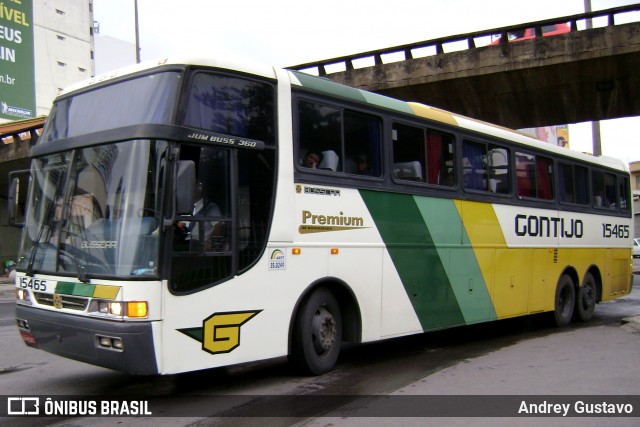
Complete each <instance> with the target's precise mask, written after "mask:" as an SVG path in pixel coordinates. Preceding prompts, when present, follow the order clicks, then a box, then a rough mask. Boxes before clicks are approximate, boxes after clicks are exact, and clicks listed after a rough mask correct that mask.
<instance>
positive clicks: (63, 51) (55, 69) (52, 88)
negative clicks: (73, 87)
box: [0, 0, 95, 123]
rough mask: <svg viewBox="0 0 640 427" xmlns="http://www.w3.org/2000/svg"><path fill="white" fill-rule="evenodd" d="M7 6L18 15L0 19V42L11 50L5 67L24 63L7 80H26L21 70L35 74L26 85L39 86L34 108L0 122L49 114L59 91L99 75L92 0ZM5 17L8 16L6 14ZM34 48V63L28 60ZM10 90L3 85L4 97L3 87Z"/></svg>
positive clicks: (31, 0) (34, 0) (43, 0)
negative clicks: (95, 54)
mask: <svg viewBox="0 0 640 427" xmlns="http://www.w3.org/2000/svg"><path fill="white" fill-rule="evenodd" d="M27 2H28V3H27ZM29 3H31V6H32V7H29V6H30V5H29ZM4 5H5V6H7V7H12V8H14V9H13V10H15V12H13V11H12V13H11V14H10V16H13V17H18V16H20V18H19V19H4V20H0V26H2V27H3V34H4V35H5V36H6V37H4V38H3V40H0V42H2V43H0V44H1V45H2V47H3V49H4V50H3V52H5V53H7V55H5V57H4V59H5V62H6V63H7V66H6V68H7V69H10V66H13V65H17V66H20V67H22V68H18V69H17V70H18V71H14V72H13V74H11V75H10V73H9V72H7V76H4V78H5V79H7V80H8V79H12V80H11V81H13V79H15V80H18V79H23V78H24V80H27V77H26V76H24V75H23V74H30V75H33V80H31V79H28V80H29V82H28V84H29V85H30V84H32V82H33V84H34V85H35V111H31V109H28V110H29V113H26V112H25V113H24V114H23V117H19V116H15V117H11V116H10V115H3V116H0V123H6V122H10V121H12V120H20V119H29V118H34V117H36V116H42V115H47V114H48V113H49V110H50V109H51V103H52V102H53V99H54V98H55V97H56V95H57V94H58V92H59V90H60V89H62V88H64V87H66V86H68V85H70V84H72V83H75V82H77V81H80V80H83V79H87V78H90V77H91V76H93V75H94V74H95V60H94V41H93V33H94V30H93V26H94V19H93V0H22V1H21V2H20V3H11V2H9V3H6V2H5V4H4ZM19 7H22V9H19ZM7 16H9V14H4V18H7ZM31 35H32V36H31ZM29 44H32V46H29ZM31 52H33V63H32V65H31V63H30V58H26V57H28V56H30V55H31ZM10 53H11V54H12V55H9V54H10ZM21 61H22V62H23V63H24V65H23V64H20V62H21ZM15 63H17V64H15ZM23 69H24V70H25V71H24V72H23V71H22V70H23ZM12 89H13V88H12V87H11V86H10V85H6V84H5V85H0V99H1V98H3V96H2V95H4V94H3V93H2V92H3V91H4V92H5V93H6V92H8V91H10V90H12Z"/></svg>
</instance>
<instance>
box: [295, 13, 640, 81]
mask: <svg viewBox="0 0 640 427" xmlns="http://www.w3.org/2000/svg"><path fill="white" fill-rule="evenodd" d="M639 11H640V4H633V5H628V6H620V7H615V8H611V9H605V10H599V11H593V12H585V13H580V14H577V15H570V16H564V17H559V18H553V19H545V20H543V21H535V22H528V23H524V24H518V25H513V26H507V27H501V28H493V29H490V30H483V31H475V32H471V33H466V34H458V35H454V36H447V37H440V38H436V39H431V40H425V41H420V42H415V43H409V44H404V45H400V46H393V47H387V48H383V49H377V50H371V51H368V52H362V53H357V54H353V55H346V56H339V57H336V58H331V59H324V60H320V61H314V62H307V63H304V64H299V65H293V66H290V67H287V68H288V69H290V70H299V71H304V72H313V71H314V70H315V73H316V74H317V75H319V76H326V75H327V74H331V73H329V72H327V67H329V66H334V67H335V68H338V70H337V71H334V72H342V71H350V70H354V69H356V67H355V65H354V62H355V61H361V60H367V59H369V62H371V59H373V65H368V66H376V65H382V64H385V63H386V62H384V61H383V57H384V56H385V55H386V56H389V57H390V56H392V55H394V56H395V57H396V58H397V57H398V56H399V57H402V55H404V57H403V58H402V59H399V60H400V61H401V60H410V59H414V56H415V55H414V51H416V50H418V49H430V50H431V51H433V50H434V49H435V54H436V55H439V54H444V53H448V52H445V48H444V47H445V45H450V44H453V43H460V42H462V43H464V42H466V43H467V49H475V48H476V40H477V39H481V38H485V37H489V38H491V37H492V36H496V35H499V36H500V43H499V45H503V47H504V45H506V44H508V43H509V40H508V34H509V33H514V32H517V31H524V30H526V29H528V28H533V29H535V34H536V38H537V37H542V27H545V26H548V25H555V24H567V23H569V26H570V28H571V32H575V31H579V29H578V22H579V21H587V20H593V19H596V18H602V17H606V18H607V24H606V26H612V25H616V23H615V17H616V15H620V14H623V13H629V12H639ZM639 20H640V19H639ZM478 47H484V46H478ZM459 50H460V49H456V50H455V51H459ZM462 50H464V49H462ZM422 56H423V57H424V56H429V55H422ZM399 60H398V59H394V60H391V61H389V62H397V61H399ZM366 67H367V65H365V66H360V67H357V68H366Z"/></svg>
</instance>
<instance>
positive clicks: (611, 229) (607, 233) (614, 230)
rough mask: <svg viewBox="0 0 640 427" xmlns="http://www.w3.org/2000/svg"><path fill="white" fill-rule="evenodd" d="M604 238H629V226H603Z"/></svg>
mask: <svg viewBox="0 0 640 427" xmlns="http://www.w3.org/2000/svg"><path fill="white" fill-rule="evenodd" d="M602 237H604V238H605V239H610V238H612V237H617V238H618V239H627V238H629V226H628V225H621V224H604V223H603V224H602Z"/></svg>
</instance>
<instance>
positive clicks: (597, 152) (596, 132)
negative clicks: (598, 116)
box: [584, 0, 602, 156]
mask: <svg viewBox="0 0 640 427" xmlns="http://www.w3.org/2000/svg"><path fill="white" fill-rule="evenodd" d="M584 11H585V12H587V13H589V12H591V0H584ZM586 24H587V30H590V29H592V28H593V20H592V19H591V18H589V19H587V22H586ZM591 134H592V138H593V142H592V143H593V155H594V156H602V138H601V137H600V122H599V121H598V120H596V121H592V122H591Z"/></svg>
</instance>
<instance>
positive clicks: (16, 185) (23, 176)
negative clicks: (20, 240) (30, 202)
mask: <svg viewBox="0 0 640 427" xmlns="http://www.w3.org/2000/svg"><path fill="white" fill-rule="evenodd" d="M29 176H30V173H29V171H24V170H23V171H15V172H11V173H10V174H9V182H10V184H9V193H8V196H7V202H8V205H7V212H8V213H9V225H12V226H14V227H24V223H25V218H24V205H23V204H21V203H20V200H22V198H21V196H22V197H25V195H26V191H27V182H28V181H29ZM21 184H22V185H21Z"/></svg>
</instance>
